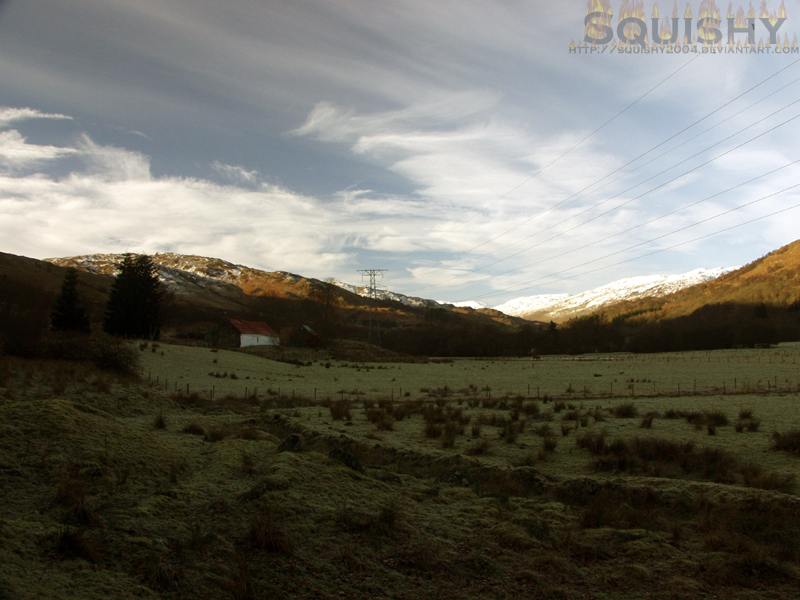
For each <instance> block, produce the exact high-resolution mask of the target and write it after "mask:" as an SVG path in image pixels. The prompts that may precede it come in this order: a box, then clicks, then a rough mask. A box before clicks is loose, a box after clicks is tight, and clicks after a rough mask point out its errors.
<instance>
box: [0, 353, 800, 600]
mask: <svg viewBox="0 0 800 600" xmlns="http://www.w3.org/2000/svg"><path fill="white" fill-rule="evenodd" d="M131 348H132V349H133V352H134V355H138V356H139V358H140V364H141V367H142V369H143V371H142V372H144V373H146V374H152V378H150V377H148V376H147V375H145V376H144V377H143V378H142V380H138V379H136V378H132V377H130V376H127V375H126V376H122V375H119V374H116V373H113V372H108V371H100V370H99V369H96V368H94V367H93V366H92V365H90V364H87V363H85V362H81V363H72V362H68V361H24V360H20V359H15V358H9V357H0V489H1V490H2V491H3V500H4V501H3V502H2V503H1V504H0V564H2V568H0V598H13V599H15V600H33V599H39V598H47V599H52V600H74V599H77V598H80V599H82V600H95V599H96V600H100V599H102V600H105V599H107V598H153V599H156V598H158V599H164V600H168V599H176V598H202V599H205V598H220V599H226V600H227V599H230V600H254V599H256V598H276V599H287V600H288V599H289V598H309V599H315V600H334V599H339V598H396V599H398V600H417V599H420V598H438V599H442V600H457V599H461V600H478V599H480V600H487V599H488V600H492V599H497V600H499V599H503V598H597V599H601V598H614V599H628V598H630V599H640V600H641V599H647V600H673V599H686V600H688V599H695V598H743V599H744V598H746V599H748V600H775V599H778V598H796V597H797V594H798V588H799V587H800V585H799V582H800V574H799V573H798V568H797V565H798V559H799V558H800V547H799V546H798V545H797V543H796V541H797V536H798V535H800V512H798V497H797V496H796V489H797V488H796V481H795V478H794V473H795V472H796V469H797V457H796V456H795V455H794V454H790V453H789V452H778V451H776V450H775V449H772V450H771V449H770V440H771V435H772V431H773V430H774V429H775V428H778V430H779V431H781V432H782V433H783V432H786V430H787V428H789V427H792V425H789V424H787V420H788V422H789V423H791V422H792V418H793V417H792V416H791V415H792V414H794V413H793V412H792V410H791V406H790V403H787V402H786V393H787V392H786V391H784V390H781V392H775V391H773V392H772V393H769V392H767V391H766V390H765V389H764V388H763V387H762V388H761V390H760V391H758V390H757V389H755V388H754V389H752V390H750V391H748V392H745V391H744V390H742V391H740V392H737V395H736V396H730V395H726V396H718V395H710V396H709V395H706V394H705V393H704V394H701V395H698V396H694V397H691V398H687V397H685V395H684V396H680V395H678V396H674V395H673V396H664V395H653V396H652V397H641V396H640V397H638V398H636V399H635V400H634V399H632V398H631V394H629V392H628V390H626V389H625V388H623V387H622V382H620V384H619V386H618V387H617V388H615V389H618V390H619V392H620V393H621V394H622V395H621V396H619V397H609V396H608V395H607V392H602V395H601V396H600V397H592V399H591V401H590V402H588V403H586V404H585V405H584V401H583V394H573V393H570V392H564V390H565V388H566V385H567V382H571V383H570V387H572V384H575V386H576V387H577V388H579V389H583V388H584V386H593V385H594V386H596V383H595V382H596V381H597V379H596V378H597V373H600V374H602V375H603V376H604V377H603V381H604V384H608V383H612V382H613V381H614V380H615V376H616V374H617V373H618V372H619V371H620V370H623V371H625V372H626V373H628V374H629V375H632V376H635V377H636V378H637V381H638V380H642V381H648V382H649V381H650V380H651V379H655V378H659V379H660V378H661V375H662V373H663V371H664V368H665V366H668V364H667V363H665V362H645V361H641V360H637V359H635V358H630V357H628V358H627V359H621V358H620V357H616V358H615V359H614V360H613V362H612V361H609V362H607V363H597V362H587V361H562V360H553V361H552V362H551V363H550V364H549V365H548V368H540V367H536V371H537V373H538V375H539V377H538V378H537V379H536V382H537V384H541V385H543V386H547V388H546V389H550V390H558V392H557V394H558V395H556V396H553V397H552V400H553V401H547V400H537V399H536V397H535V396H533V397H527V398H526V397H524V394H522V393H516V392H515V393H513V395H505V396H504V395H502V392H500V390H503V389H507V388H508V387H513V388H516V389H519V388H520V386H524V385H525V383H526V382H529V381H531V378H530V375H528V374H527V371H522V370H521V369H519V363H517V362H515V361H472V360H470V361H462V362H458V363H456V367H454V365H453V363H437V364H427V365H422V364H420V365H407V364H403V365H381V366H380V367H378V368H374V369H367V368H364V367H363V366H359V365H354V364H348V363H342V362H338V361H337V362H334V363H333V364H331V363H330V362H328V363H326V364H323V363H322V361H318V362H317V364H314V365H312V364H311V363H308V364H307V365H304V366H296V365H289V364H286V363H277V362H273V361H270V360H265V359H262V358H258V357H255V356H250V355H247V354H243V353H239V352H227V351H224V350H220V351H218V352H217V351H211V350H209V349H207V348H190V347H185V346H171V345H168V344H161V345H148V344H141V345H136V346H131ZM773 354H776V355H779V356H780V357H781V358H782V359H785V360H786V362H785V363H784V362H783V361H782V362H781V363H780V364H779V365H776V366H777V367H779V368H780V369H781V371H780V377H779V378H780V380H781V381H783V379H784V377H790V376H791V373H792V372H793V365H792V361H793V360H794V359H795V358H796V357H797V350H796V349H792V348H786V349H784V350H783V351H782V352H781V353H780V354H778V353H775V352H773V351H771V350H760V351H755V352H748V353H746V354H729V353H720V354H718V355H717V356H716V357H715V358H723V359H730V358H735V359H742V360H743V361H744V360H746V361H747V362H746V363H745V364H746V365H747V367H748V368H750V375H751V378H752V382H753V384H754V385H756V384H755V382H756V380H757V378H760V377H761V376H762V374H766V373H769V374H770V375H771V374H772V373H773V372H774V371H773V365H772V364H771V359H772V355H773ZM767 355H769V356H767ZM674 358H676V357H673V360H674ZM681 358H682V360H680V362H673V363H672V364H673V365H676V364H679V365H680V368H681V369H682V371H681V379H679V381H680V380H682V381H684V382H686V381H692V379H699V380H701V381H706V382H709V383H711V382H713V383H718V382H719V375H720V374H719V370H718V368H717V367H718V364H717V361H714V363H713V365H711V364H710V363H709V362H706V361H699V360H695V359H696V358H698V357H693V356H691V355H690V356H684V357H681ZM687 359H688V360H687ZM767 359H769V362H767ZM762 360H763V363H762ZM329 367H330V368H329ZM209 369H225V370H226V373H233V372H234V371H235V372H236V373H238V374H239V376H238V377H237V378H236V379H235V380H232V377H224V378H220V377H216V378H213V379H212V378H211V375H210V374H208V370H209ZM766 369H769V370H766ZM467 370H468V371H469V375H468V377H470V378H474V379H472V381H474V383H475V384H477V385H474V386H471V387H470V388H464V389H463V390H461V391H458V392H456V391H455V389H456V388H457V387H458V386H457V384H456V383H455V382H456V381H459V380H461V381H463V380H464V377H465V376H464V373H465V371H467ZM738 375H739V377H740V379H739V381H740V384H742V379H741V377H742V373H741V372H738ZM343 376H345V377H346V378H347V380H348V381H347V382H346V383H344V382H343V381H342V377H343ZM627 376H628V375H626V377H627ZM732 376H733V373H730V374H729V377H732ZM157 377H159V379H158V381H159V384H156V378H157ZM167 377H169V381H170V384H172V382H173V380H174V381H178V378H180V388H183V389H185V386H190V387H191V390H192V393H191V394H185V393H172V387H173V386H172V385H169V386H164V385H163V382H164V380H165V379H166V378H167ZM148 379H150V381H148ZM489 381H491V382H492V384H493V385H496V386H497V387H493V390H497V392H495V391H493V392H492V395H491V397H490V396H489V395H488V394H484V392H483V391H481V390H480V389H479V387H478V386H482V385H483V384H484V383H485V382H489ZM356 382H358V383H356ZM445 382H447V383H446V384H445V387H443V388H442V391H437V390H435V388H436V387H438V386H442V385H443V383H445ZM495 382H497V384H495ZM281 384H282V385H283V386H284V388H283V389H284V393H283V394H280V393H277V392H275V391H274V390H275V389H276V386H279V385H281ZM387 384H388V385H391V386H399V387H400V388H401V389H403V390H414V391H413V392H412V393H411V394H404V395H403V397H402V400H401V399H400V394H397V395H395V399H394V400H392V398H391V396H389V397H387V396H386V394H385V391H384V392H381V391H378V392H376V391H372V390H374V389H375V388H377V387H379V386H380V387H381V388H383V389H384V390H385V387H384V386H386V385H387ZM448 384H449V385H448ZM213 385H216V389H217V391H218V392H219V394H218V395H215V396H214V399H213V401H212V400H211V399H210V398H209V394H208V391H209V389H211V386H213ZM256 385H259V390H260V392H256V390H255V389H254V386H256ZM288 385H292V386H294V385H302V386H303V387H304V389H305V390H307V391H306V393H305V394H302V393H301V394H299V395H295V393H294V392H293V391H292V393H291V395H290V394H289V393H288V388H287V386H288ZM343 385H346V386H348V389H350V387H351V386H353V385H358V389H359V390H369V391H367V392H362V393H355V392H354V393H352V394H347V396H348V398H344V396H345V394H344V393H343V394H342V397H343V399H342V400H334V401H332V400H330V399H327V400H325V399H322V398H320V399H318V400H313V399H312V396H311V394H312V393H313V392H312V390H315V389H317V388H320V389H323V388H328V389H333V390H335V389H337V388H338V387H340V386H343ZM742 385H743V384H742ZM244 386H250V387H249V391H247V392H246V393H244V395H242V393H243V392H245V389H244ZM500 386H502V387H500ZM164 387H170V391H166V390H165V389H164ZM642 387H649V386H642ZM270 388H271V389H270ZM423 388H424V390H430V394H429V395H426V396H422V395H421V394H423V393H424V392H423V391H422V390H423ZM292 389H294V388H292ZM602 389H604V390H607V389H608V388H607V387H606V385H603V386H602ZM417 390H420V391H419V392H417ZM446 390H449V392H448V394H447V396H445V391H446ZM729 391H731V390H730V388H729ZM788 393H789V394H790V395H793V394H794V392H792V391H789V392H788ZM237 394H238V395H237ZM337 395H338V394H337ZM565 403H567V404H566V406H564V404H565ZM731 404H735V405H736V408H734V407H733V406H730V405H731ZM739 406H742V407H743V410H740V409H739V408H738V407H739ZM637 407H638V410H640V411H641V412H642V413H645V412H646V413H647V414H650V415H651V416H650V417H649V418H650V425H651V426H652V427H650V426H648V428H647V429H645V428H643V427H641V426H637V424H638V423H639V421H640V418H639V417H636V416H634V415H635V412H636V410H637ZM719 407H724V410H719ZM651 411H653V412H651ZM700 411H703V412H700ZM670 413H673V415H672V416H668V414H670ZM654 414H655V415H658V416H656V417H653V415H654ZM662 414H663V415H664V416H663V417H661V416H660V415H662ZM737 414H739V415H740V416H739V420H737V421H736V424H735V425H734V424H733V423H729V424H725V423H723V422H722V421H721V420H720V419H721V418H722V417H726V418H727V417H728V416H729V417H730V418H732V419H735V418H736V415H737ZM678 415H680V416H678ZM712 415H713V416H715V418H717V419H718V420H720V424H718V425H717V426H715V427H716V429H715V433H714V435H709V434H707V433H706V427H698V426H695V425H694V424H693V422H692V421H690V418H692V419H695V420H696V419H697V418H698V417H700V416H703V417H705V418H707V419H708V418H710V417H711V416H712ZM742 415H744V416H742ZM787 417H788V419H787ZM742 419H745V420H744V421H743V420H742ZM740 425H741V431H740V430H739V426H740ZM759 425H761V427H759ZM558 429H560V430H561V431H558ZM437 431H438V432H439V433H438V434H436V433H435V432H437ZM556 431H558V433H555V432H556ZM656 457H657V459H656Z"/></svg>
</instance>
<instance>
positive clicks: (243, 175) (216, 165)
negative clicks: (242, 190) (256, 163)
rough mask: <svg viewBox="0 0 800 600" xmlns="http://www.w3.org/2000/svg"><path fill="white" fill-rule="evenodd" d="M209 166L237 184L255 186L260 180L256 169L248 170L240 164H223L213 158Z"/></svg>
mask: <svg viewBox="0 0 800 600" xmlns="http://www.w3.org/2000/svg"><path fill="white" fill-rule="evenodd" d="M211 168H212V169H214V171H216V172H217V173H219V174H220V175H221V176H222V177H223V178H225V179H227V180H229V181H232V182H233V183H235V184H238V185H245V186H255V185H258V183H259V182H260V181H261V174H260V173H259V172H258V171H257V170H256V169H253V170H252V171H248V170H247V169H245V168H244V167H242V166H241V165H224V164H222V163H221V162H219V161H218V160H215V161H214V162H212V163H211Z"/></svg>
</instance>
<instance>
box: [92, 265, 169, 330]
mask: <svg viewBox="0 0 800 600" xmlns="http://www.w3.org/2000/svg"><path fill="white" fill-rule="evenodd" d="M117 270H118V273H117V277H116V279H115V280H114V284H113V285H112V286H111V292H110V293H109V295H108V303H107V304H106V314H105V320H104V321H103V331H105V332H106V333H110V334H111V335H117V336H120V337H131V338H140V339H142V338H143V339H158V336H159V333H160V329H161V326H160V309H161V301H162V299H163V297H164V292H163V290H162V288H161V284H160V283H159V281H158V273H157V271H156V266H155V265H154V264H153V261H152V260H151V258H150V257H149V256H147V255H146V254H137V255H133V254H125V255H124V256H123V259H122V262H121V263H120V264H119V265H117Z"/></svg>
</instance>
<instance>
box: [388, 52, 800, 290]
mask: <svg viewBox="0 0 800 600" xmlns="http://www.w3.org/2000/svg"><path fill="white" fill-rule="evenodd" d="M698 56H699V55H698ZM695 58H697V56H695V57H694V58H692V60H690V61H688V62H686V63H685V64H684V65H683V66H681V67H680V68H679V69H678V70H676V71H675V72H673V73H672V74H670V75H669V76H667V77H666V78H665V79H664V80H663V81H661V82H660V83H659V84H658V85H656V86H655V87H654V88H652V89H651V90H649V91H648V92H647V93H645V94H644V95H643V96H641V97H640V98H639V99H637V100H636V101H635V102H633V103H632V104H630V105H629V106H627V107H626V108H625V109H623V110H622V111H620V113H618V114H617V115H616V116H614V117H613V118H612V119H610V120H609V121H607V122H606V123H604V124H603V125H602V126H600V127H599V128H598V129H596V130H595V131H593V132H592V133H591V134H590V135H589V136H587V137H586V138H584V139H583V140H581V142H579V144H580V143H583V141H585V140H586V139H588V138H589V137H591V136H592V135H594V134H595V133H597V132H598V131H600V129H602V128H603V127H605V126H606V125H608V124H609V123H610V122H611V121H613V120H614V119H616V118H617V117H618V116H619V115H621V114H622V113H623V112H625V111H626V110H628V109H629V108H630V107H631V106H633V105H634V104H636V102H638V101H639V100H641V99H642V98H644V97H645V96H647V95H648V94H649V93H650V92H652V91H653V90H654V89H656V88H657V87H658V86H660V85H661V84H663V83H664V82H666V81H667V80H668V79H669V78H671V77H672V76H673V75H675V74H676V73H677V72H678V71H680V70H681V69H683V68H684V67H686V66H688V65H689V64H690V63H691V62H692V61H693V60H694V59H695ZM798 62H800V59H796V60H795V61H793V62H792V63H790V64H789V65H787V66H785V67H783V68H782V69H779V70H778V71H776V72H775V73H773V74H772V75H770V76H769V77H767V78H765V79H763V80H762V81H760V82H759V83H757V84H756V85H754V86H752V87H750V88H749V89H747V90H745V91H744V92H742V93H741V94H739V95H738V96H735V97H734V98H732V99H731V100H729V101H728V102H726V103H725V104H722V105H721V106H719V107H718V108H716V109H714V110H713V111H711V112H710V113H708V114H707V115H705V116H704V117H702V118H700V119H698V120H697V121H695V122H694V123H692V124H691V125H688V126H686V127H684V128H683V129H682V130H681V131H679V132H678V133H676V134H674V135H672V136H670V137H669V138H667V139H665V140H664V141H662V142H660V143H659V144H657V145H655V146H653V147H652V148H650V149H649V150H647V151H646V152H644V153H642V154H640V155H639V156H637V157H636V158H634V159H633V160H631V161H629V162H627V163H626V164H624V165H622V166H620V167H618V168H617V169H615V170H614V171H611V172H610V173H608V174H607V175H605V176H604V177H602V178H601V179H599V180H597V181H595V182H594V183H592V184H590V185H588V186H586V187H585V188H583V189H582V190H579V191H578V192H575V193H574V194H572V195H571V196H569V197H567V198H565V199H564V200H562V201H560V202H558V203H556V204H554V205H553V206H551V207H549V208H547V209H546V210H544V211H542V212H540V213H537V214H536V215H534V216H533V217H530V218H529V219H527V220H525V221H524V222H522V223H520V224H518V225H515V226H514V227H512V228H510V229H508V230H506V231H504V232H503V233H501V234H499V235H497V236H495V237H493V238H491V239H490V240H487V241H485V242H482V243H480V244H478V245H476V246H473V247H472V248H470V249H469V250H465V251H463V252H460V253H458V254H456V255H454V256H452V257H450V258H449V259H446V260H453V259H455V258H458V257H460V256H464V255H466V254H469V253H471V252H473V251H474V250H476V249H477V248H480V247H482V246H485V245H486V244H489V243H491V242H493V241H495V240H497V239H499V238H501V237H503V236H505V235H507V234H509V233H511V232H512V231H515V230H517V229H519V228H520V227H523V226H525V225H526V224H528V223H530V222H531V221H533V220H535V219H537V218H539V217H541V216H543V215H545V214H547V213H549V212H551V211H553V210H555V209H556V208H558V207H559V206H563V205H564V204H565V203H566V202H567V201H568V200H570V199H572V198H574V197H575V196H576V195H578V194H580V193H582V192H584V191H586V190H588V189H590V188H592V187H594V186H595V185H597V184H599V183H600V182H602V181H604V180H605V179H607V178H608V177H610V176H611V175H613V174H614V173H617V172H618V171H620V170H622V169H624V168H625V167H627V166H629V165H631V164H633V163H635V162H636V161H637V160H639V159H640V158H643V157H644V156H646V155H648V154H649V153H651V152H653V151H654V150H656V149H657V148H659V147H661V146H663V145H664V144H666V143H667V142H669V141H671V140H673V139H675V138H676V137H678V136H679V135H681V134H682V133H684V132H686V131H687V130H689V129H691V128H692V127H694V126H695V125H697V124H699V123H701V122H702V121H704V120H706V119H708V118H709V117H711V116H712V115H714V114H716V113H717V112H719V111H720V110H722V109H724V108H725V107H727V106H729V105H730V104H732V103H733V102H735V101H736V100H738V99H740V98H742V97H743V96H745V95H746V94H749V93H750V92H752V91H753V90H755V89H756V88H758V87H760V86H762V85H764V84H765V83H767V82H768V81H769V80H771V79H773V78H774V77H776V76H778V75H779V74H780V73H782V72H783V71H785V70H787V69H789V68H791V67H792V66H794V65H795V64H797V63H798ZM796 81H798V80H797V79H796V80H794V81H792V82H791V83H790V84H787V85H786V86H784V87H783V88H780V89H784V88H786V87H788V86H789V85H791V84H793V83H795V82H796ZM780 89H779V90H777V91H775V92H773V93H772V94H769V95H768V96H766V97H765V98H768V97H770V96H772V95H773V94H775V93H777V92H778V91H780ZM765 98H762V99H761V100H759V101H758V102H756V103H754V104H752V105H751V107H752V106H755V105H756V104H758V103H759V102H761V101H763V100H764V99H765ZM748 108H750V107H748ZM743 110H746V109H743ZM741 112H742V111H740V113H741ZM736 114H739V113H736ZM734 116H735V115H734ZM726 120H727V119H726ZM722 122H724V121H722ZM718 125H719V123H718V124H717V125H715V127H716V126H718ZM710 129H713V127H712V128H709V130H710ZM707 131H708V130H707ZM699 135H702V134H699ZM696 137H698V136H695V138H696ZM695 138H692V139H695ZM688 141H691V140H687V142H684V144H685V143H688ZM681 145H683V144H680V145H679V146H676V147H675V148H673V150H674V149H676V148H679V147H680V146H681ZM574 148H575V146H573V148H570V150H568V151H567V152H565V153H564V154H562V155H561V156H559V157H558V158H557V159H556V160H555V161H553V163H554V162H556V161H558V160H560V159H561V158H563V156H565V155H566V154H567V153H569V152H571V151H572V150H573V149H574ZM671 151H672V150H670V151H669V152H671ZM667 153H668V152H666V153H664V154H667ZM664 154H661V155H660V156H664ZM660 156H659V157H656V158H655V159H653V160H656V159H657V158H660ZM653 160H651V161H648V163H645V165H646V164H649V163H650V162H653ZM553 163H550V164H551V165H552V164H553ZM645 165H640V166H639V167H637V168H636V169H634V171H636V170H638V169H639V168H641V167H642V166H645ZM548 166H550V165H548ZM545 168H546V167H545ZM542 170H543V169H542ZM540 172H541V170H540V171H538V172H537V173H536V174H534V175H532V176H531V177H529V178H528V179H526V180H525V181H524V182H523V183H522V184H520V185H519V186H516V187H515V188H514V189H512V190H511V191H509V192H507V193H506V194H504V195H503V196H501V197H500V198H498V200H496V201H495V202H492V203H491V204H489V205H487V206H486V207H484V208H482V209H481V210H480V211H478V213H476V214H479V213H481V212H484V211H485V210H486V209H488V208H489V207H491V206H493V205H494V204H495V203H496V202H498V201H499V200H501V199H503V198H505V197H507V196H508V195H510V194H511V193H512V192H513V191H515V190H516V189H518V188H519V187H520V186H521V185H523V184H524V183H527V182H528V181H530V180H531V179H533V177H535V176H536V175H538V174H539V173H540ZM615 181H616V180H615ZM612 183H613V182H612ZM604 187H605V186H604ZM600 189H602V188H600ZM596 191H597V190H596ZM474 216H476V215H473V217H474ZM471 218H472V217H470V220H471ZM464 223H466V221H465V222H463V223H460V224H459V225H458V226H456V227H455V228H453V229H451V230H449V231H448V232H445V233H443V234H442V235H441V236H439V237H438V238H436V239H437V240H439V239H441V238H442V237H443V236H444V235H446V234H447V233H450V232H452V231H454V230H455V229H457V228H458V227H460V226H461V225H463V224H464ZM528 237H530V236H528ZM523 239H527V238H523ZM506 247H508V246H506ZM412 252H416V250H415V251H411V252H409V253H406V254H405V255H403V256H407V255H408V254H410V253H412ZM483 256H486V255H485V254H484V255H483ZM399 258H402V257H399ZM399 258H398V259H396V260H399ZM443 262H444V260H440V261H437V262H436V263H434V264H433V265H430V266H428V267H424V268H423V269H421V271H420V273H424V272H426V271H429V270H431V269H435V268H437V265H441V264H442V263H443ZM418 274H419V273H418ZM423 289H424V288H423Z"/></svg>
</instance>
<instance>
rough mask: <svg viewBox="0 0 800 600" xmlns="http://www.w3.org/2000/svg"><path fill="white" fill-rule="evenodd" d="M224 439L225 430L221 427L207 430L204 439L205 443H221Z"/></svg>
mask: <svg viewBox="0 0 800 600" xmlns="http://www.w3.org/2000/svg"><path fill="white" fill-rule="evenodd" d="M225 437H226V434H225V430H224V429H222V428H221V427H214V428H213V429H209V430H208V431H207V432H206V434H205V436H204V438H203V439H205V441H207V442H221V441H222V440H224V439H225Z"/></svg>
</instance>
